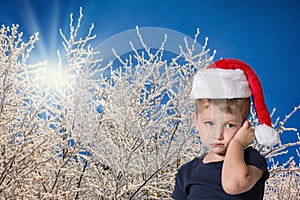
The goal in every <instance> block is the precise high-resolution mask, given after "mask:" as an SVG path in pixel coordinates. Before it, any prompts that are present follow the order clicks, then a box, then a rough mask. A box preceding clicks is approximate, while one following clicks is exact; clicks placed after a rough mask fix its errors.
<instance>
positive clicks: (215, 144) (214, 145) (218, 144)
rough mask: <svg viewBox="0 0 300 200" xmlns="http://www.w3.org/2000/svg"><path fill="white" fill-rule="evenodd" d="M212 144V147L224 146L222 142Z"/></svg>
mask: <svg viewBox="0 0 300 200" xmlns="http://www.w3.org/2000/svg"><path fill="white" fill-rule="evenodd" d="M210 146H212V147H223V146H224V144H222V143H211V144H210Z"/></svg>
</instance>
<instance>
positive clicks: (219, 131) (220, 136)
mask: <svg viewBox="0 0 300 200" xmlns="http://www.w3.org/2000/svg"><path fill="white" fill-rule="evenodd" d="M215 137H216V139H218V140H222V139H224V134H223V127H220V128H218V129H217V131H216V135H215Z"/></svg>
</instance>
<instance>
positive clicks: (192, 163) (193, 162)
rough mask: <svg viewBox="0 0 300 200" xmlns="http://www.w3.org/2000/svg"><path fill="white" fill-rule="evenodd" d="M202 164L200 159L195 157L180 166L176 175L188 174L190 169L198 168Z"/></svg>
mask: <svg viewBox="0 0 300 200" xmlns="http://www.w3.org/2000/svg"><path fill="white" fill-rule="evenodd" d="M202 163H203V162H202V157H196V158H194V159H193V160H191V161H189V162H186V163H184V164H183V165H181V167H179V169H178V173H180V174H184V173H187V172H190V171H191V170H192V169H194V168H196V167H199V165H201V164H202Z"/></svg>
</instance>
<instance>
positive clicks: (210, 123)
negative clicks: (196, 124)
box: [205, 122, 215, 126]
mask: <svg viewBox="0 0 300 200" xmlns="http://www.w3.org/2000/svg"><path fill="white" fill-rule="evenodd" d="M205 124H206V125H207V126H214V125H215V124H214V123H213V122H205Z"/></svg>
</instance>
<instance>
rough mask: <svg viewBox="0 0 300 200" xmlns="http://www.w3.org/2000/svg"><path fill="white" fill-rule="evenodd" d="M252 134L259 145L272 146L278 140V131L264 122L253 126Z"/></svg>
mask: <svg viewBox="0 0 300 200" xmlns="http://www.w3.org/2000/svg"><path fill="white" fill-rule="evenodd" d="M254 135H255V138H256V140H257V142H258V143H259V144H260V145H264V146H274V145H275V144H277V143H278V142H279V134H278V132H277V131H276V130H274V129H273V128H271V127H270V126H267V125H265V124H262V125H258V126H255V127H254Z"/></svg>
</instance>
